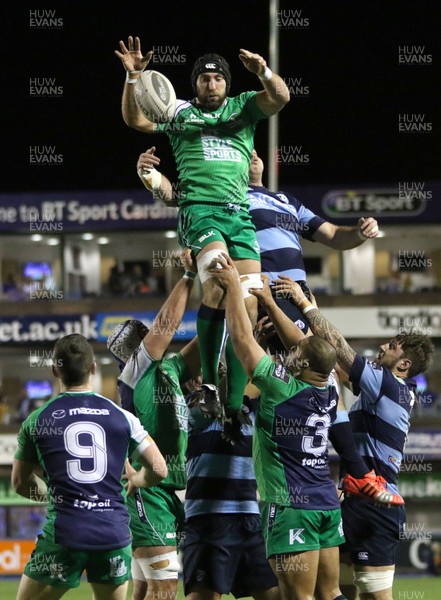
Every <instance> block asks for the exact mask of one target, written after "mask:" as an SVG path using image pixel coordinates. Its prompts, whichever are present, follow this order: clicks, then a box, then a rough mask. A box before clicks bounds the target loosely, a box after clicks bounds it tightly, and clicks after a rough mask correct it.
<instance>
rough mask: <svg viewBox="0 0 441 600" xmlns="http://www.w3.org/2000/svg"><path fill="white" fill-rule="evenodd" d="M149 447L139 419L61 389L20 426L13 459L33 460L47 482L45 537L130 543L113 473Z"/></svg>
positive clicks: (82, 545) (94, 546) (96, 545)
mask: <svg viewBox="0 0 441 600" xmlns="http://www.w3.org/2000/svg"><path fill="white" fill-rule="evenodd" d="M149 445H150V441H149V438H147V432H146V431H145V430H144V428H143V427H142V426H141V423H140V422H139V419H137V418H136V417H135V416H134V415H132V414H131V413H129V412H128V411H125V410H123V409H122V408H120V407H118V406H116V404H115V403H114V402H111V401H110V400H108V399H107V398H104V397H103V396H100V395H99V394H94V393H92V392H65V393H62V394H60V395H59V396H56V397H55V398H53V399H52V400H50V401H49V402H47V403H46V404H44V405H43V406H42V407H41V408H39V409H37V410H36V411H34V412H33V413H32V414H31V415H30V416H29V417H28V418H27V419H26V421H25V422H24V423H23V424H22V426H21V429H20V433H19V436H18V449H17V452H16V454H15V458H16V459H18V460H21V461H24V462H27V463H32V464H38V465H40V467H41V468H42V469H43V473H44V480H45V482H46V484H47V487H48V497H49V502H48V512H47V520H46V523H45V525H44V528H43V535H44V536H45V538H46V539H47V540H49V541H51V542H55V543H56V544H61V545H63V546H66V547H68V548H74V549H77V550H107V549H113V548H115V549H116V548H122V547H124V546H127V545H128V544H130V541H131V535H130V530H129V513H128V511H127V508H126V505H125V492H124V490H123V487H122V483H121V477H122V474H123V471H124V465H125V460H126V458H127V456H128V455H132V454H134V453H135V455H137V453H138V452H142V451H143V449H144V448H146V447H148V446H149Z"/></svg>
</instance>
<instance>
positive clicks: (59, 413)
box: [52, 408, 66, 419]
mask: <svg viewBox="0 0 441 600" xmlns="http://www.w3.org/2000/svg"><path fill="white" fill-rule="evenodd" d="M52 416H53V417H54V419H63V418H64V417H65V416H66V411H65V410H64V408H61V409H60V410H54V412H53V413H52Z"/></svg>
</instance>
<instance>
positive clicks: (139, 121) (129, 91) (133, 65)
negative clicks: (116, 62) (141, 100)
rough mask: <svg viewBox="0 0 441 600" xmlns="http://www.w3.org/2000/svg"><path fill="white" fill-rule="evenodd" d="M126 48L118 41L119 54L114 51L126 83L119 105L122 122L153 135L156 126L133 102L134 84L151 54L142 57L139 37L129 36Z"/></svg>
mask: <svg viewBox="0 0 441 600" xmlns="http://www.w3.org/2000/svg"><path fill="white" fill-rule="evenodd" d="M127 46H128V47H127ZM127 46H126V45H125V43H124V42H123V41H122V40H120V42H119V47H120V49H121V52H119V51H118V50H115V54H116V56H117V57H118V58H119V59H120V60H121V62H122V64H123V67H124V69H125V70H126V81H125V83H124V90H123V95H122V103H121V111H122V116H123V119H124V122H125V123H126V125H128V126H129V127H133V129H137V130H138V131H143V132H145V133H154V132H155V131H156V127H157V124H156V123H152V122H151V121H149V120H148V119H147V118H146V117H145V116H144V114H143V113H142V111H141V110H140V109H139V108H138V105H137V104H136V101H135V84H136V82H137V80H138V79H139V77H140V75H141V73H142V71H143V70H144V69H145V68H146V66H147V65H148V64H149V62H150V59H151V58H152V56H153V52H152V51H151V50H150V52H147V54H146V55H145V56H143V55H142V52H141V40H140V39H139V37H135V39H133V37H132V36H129V38H128V42H127Z"/></svg>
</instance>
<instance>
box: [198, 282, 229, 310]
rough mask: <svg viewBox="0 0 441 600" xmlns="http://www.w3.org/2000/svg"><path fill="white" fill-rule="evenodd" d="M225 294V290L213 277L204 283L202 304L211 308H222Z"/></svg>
mask: <svg viewBox="0 0 441 600" xmlns="http://www.w3.org/2000/svg"><path fill="white" fill-rule="evenodd" d="M224 295H225V292H224V290H223V288H221V287H220V285H219V284H218V283H217V281H216V279H214V278H213V277H211V278H210V279H207V280H206V281H204V283H203V285H202V304H205V305H206V306H209V307H210V308H220V307H221V305H222V303H223V299H224Z"/></svg>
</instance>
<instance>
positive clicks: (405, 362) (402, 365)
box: [397, 357, 412, 373]
mask: <svg viewBox="0 0 441 600" xmlns="http://www.w3.org/2000/svg"><path fill="white" fill-rule="evenodd" d="M411 366H412V361H411V360H410V358H405V357H404V358H400V360H399V361H398V363H397V369H398V371H402V372H403V373H405V372H406V371H408V370H409V369H410V367H411Z"/></svg>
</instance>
